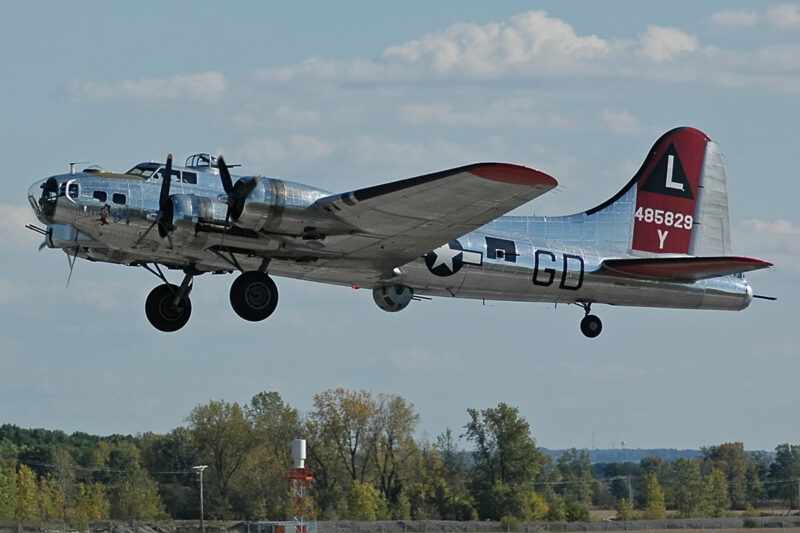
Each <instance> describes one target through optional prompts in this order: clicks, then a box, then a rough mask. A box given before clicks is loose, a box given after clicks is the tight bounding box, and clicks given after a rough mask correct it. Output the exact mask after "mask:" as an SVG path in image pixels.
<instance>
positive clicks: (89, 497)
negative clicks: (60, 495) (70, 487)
mask: <svg viewBox="0 0 800 533" xmlns="http://www.w3.org/2000/svg"><path fill="white" fill-rule="evenodd" d="M75 492H76V495H75V501H74V502H73V504H72V505H71V506H70V508H69V509H68V516H67V519H68V521H69V522H70V523H71V524H73V525H75V526H78V527H81V528H83V529H85V528H86V527H87V526H88V524H89V523H91V522H94V521H97V520H106V519H107V518H108V516H109V511H110V508H111V504H110V503H109V501H108V496H107V495H106V489H105V487H104V486H103V485H102V484H101V483H79V484H78V486H77V488H76V491H75Z"/></svg>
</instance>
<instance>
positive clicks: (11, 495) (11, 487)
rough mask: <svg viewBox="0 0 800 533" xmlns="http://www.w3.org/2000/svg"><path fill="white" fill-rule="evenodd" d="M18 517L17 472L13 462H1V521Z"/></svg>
mask: <svg viewBox="0 0 800 533" xmlns="http://www.w3.org/2000/svg"><path fill="white" fill-rule="evenodd" d="M16 515H17V472H16V469H15V468H14V465H13V464H12V463H11V462H0V520H13V519H14V518H15V517H16Z"/></svg>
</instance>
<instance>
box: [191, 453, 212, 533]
mask: <svg viewBox="0 0 800 533" xmlns="http://www.w3.org/2000/svg"><path fill="white" fill-rule="evenodd" d="M206 468H208V465H197V466H193V467H192V470H194V471H195V472H197V473H198V474H200V531H201V533H206V519H205V512H204V511H203V470H205V469H206Z"/></svg>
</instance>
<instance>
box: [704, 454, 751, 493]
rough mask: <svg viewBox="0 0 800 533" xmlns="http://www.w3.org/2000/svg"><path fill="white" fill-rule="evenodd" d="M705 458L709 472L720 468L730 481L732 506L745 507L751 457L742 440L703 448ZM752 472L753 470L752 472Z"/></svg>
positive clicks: (728, 481)
mask: <svg viewBox="0 0 800 533" xmlns="http://www.w3.org/2000/svg"><path fill="white" fill-rule="evenodd" d="M702 452H703V460H704V462H705V463H706V466H707V472H710V471H711V469H713V468H719V469H720V470H721V471H722V472H723V473H724V474H725V478H726V480H727V483H728V491H729V497H730V501H731V506H732V507H733V508H734V509H744V508H745V506H746V505H747V500H748V498H747V487H748V466H749V463H750V461H749V459H748V457H747V453H746V452H745V451H744V444H743V443H741V442H726V443H723V444H720V445H719V446H711V447H708V448H703V450H702ZM751 474H752V472H751Z"/></svg>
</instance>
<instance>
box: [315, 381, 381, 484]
mask: <svg viewBox="0 0 800 533" xmlns="http://www.w3.org/2000/svg"><path fill="white" fill-rule="evenodd" d="M377 412H378V404H377V402H376V401H375V399H374V398H373V396H372V394H371V393H369V392H367V391H351V390H347V389H343V388H338V389H333V390H327V391H324V392H321V393H319V394H316V395H314V409H313V410H312V411H311V413H310V414H309V418H310V420H311V421H312V423H313V424H314V425H315V426H316V427H317V429H318V431H319V434H318V437H320V438H322V439H324V440H325V441H326V443H327V447H328V449H330V450H331V451H333V452H334V454H335V456H336V457H337V459H338V461H339V463H340V465H341V466H342V467H343V468H344V470H345V471H346V472H347V475H348V476H349V478H350V481H351V482H356V481H357V482H359V483H362V484H363V483H364V482H365V481H366V480H367V478H368V475H369V474H370V468H371V467H372V465H373V462H374V456H375V454H374V453H373V448H374V446H375V440H376V431H375V417H376V414H377Z"/></svg>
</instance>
